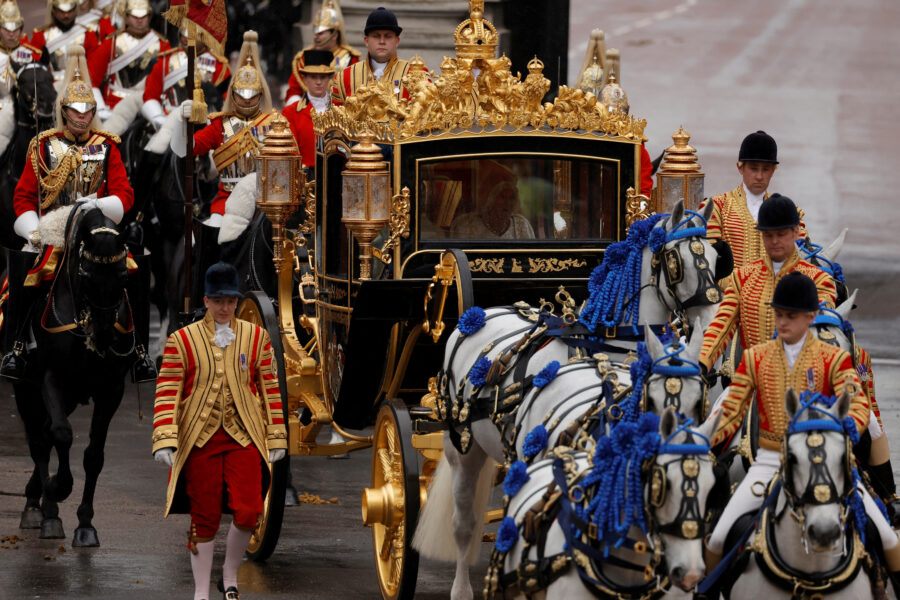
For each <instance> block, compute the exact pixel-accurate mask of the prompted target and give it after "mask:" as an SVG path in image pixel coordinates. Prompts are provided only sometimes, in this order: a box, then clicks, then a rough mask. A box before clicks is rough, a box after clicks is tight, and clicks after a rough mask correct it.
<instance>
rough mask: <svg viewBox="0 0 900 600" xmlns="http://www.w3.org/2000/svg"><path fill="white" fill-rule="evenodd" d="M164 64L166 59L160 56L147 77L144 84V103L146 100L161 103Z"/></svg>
mask: <svg viewBox="0 0 900 600" xmlns="http://www.w3.org/2000/svg"><path fill="white" fill-rule="evenodd" d="M165 64H166V57H165V56H162V57H160V59H159V60H157V61H156V64H155V65H153V70H152V71H150V74H149V75H147V79H146V80H145V83H144V102H146V101H147V100H156V101H157V102H162V94H163V67H164V65H165Z"/></svg>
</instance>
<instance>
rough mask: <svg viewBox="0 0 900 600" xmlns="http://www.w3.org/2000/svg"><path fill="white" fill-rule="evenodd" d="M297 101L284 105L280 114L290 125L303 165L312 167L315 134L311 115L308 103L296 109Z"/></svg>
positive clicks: (314, 159) (314, 155) (314, 153)
mask: <svg viewBox="0 0 900 600" xmlns="http://www.w3.org/2000/svg"><path fill="white" fill-rule="evenodd" d="M297 104H298V102H294V103H293V104H291V105H289V106H286V107H285V108H284V110H282V111H281V114H282V115H284V117H285V118H286V119H287V120H288V123H290V125H291V133H293V134H294V140H295V141H296V142H297V147H298V148H299V149H300V156H301V162H302V163H303V166H304V167H312V166H314V165H315V164H316V134H315V133H314V132H313V123H312V117H311V116H310V114H309V105H307V106H306V107H305V108H304V109H303V110H300V111H298V110H297Z"/></svg>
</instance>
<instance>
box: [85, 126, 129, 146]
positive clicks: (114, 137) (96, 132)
mask: <svg viewBox="0 0 900 600" xmlns="http://www.w3.org/2000/svg"><path fill="white" fill-rule="evenodd" d="M98 135H102V136H103V137H105V138H106V139H107V140H109V141H110V142H115V143H116V144H121V143H122V138H120V137H119V136H117V135H116V134H114V133H110V132H108V131H103V130H102V129H92V130H91V136H92V137H94V136H98Z"/></svg>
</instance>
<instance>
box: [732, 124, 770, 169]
mask: <svg viewBox="0 0 900 600" xmlns="http://www.w3.org/2000/svg"><path fill="white" fill-rule="evenodd" d="M738 161H739V162H747V161H753V162H767V163H773V164H776V165H777V164H778V144H776V143H775V138H773V137H772V136H771V135H769V134H768V133H766V132H765V131H757V132H755V133H751V134H750V135H748V136H747V137H745V138H744V141H743V142H741V150H740V152H738Z"/></svg>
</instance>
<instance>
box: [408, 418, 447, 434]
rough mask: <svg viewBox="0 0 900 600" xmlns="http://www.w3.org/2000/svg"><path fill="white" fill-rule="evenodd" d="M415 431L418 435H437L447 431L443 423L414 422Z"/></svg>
mask: <svg viewBox="0 0 900 600" xmlns="http://www.w3.org/2000/svg"><path fill="white" fill-rule="evenodd" d="M413 429H414V430H415V432H416V433H435V432H438V431H444V430H445V429H447V428H446V427H445V426H444V424H443V423H440V422H438V421H430V420H429V421H422V420H420V421H413Z"/></svg>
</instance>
